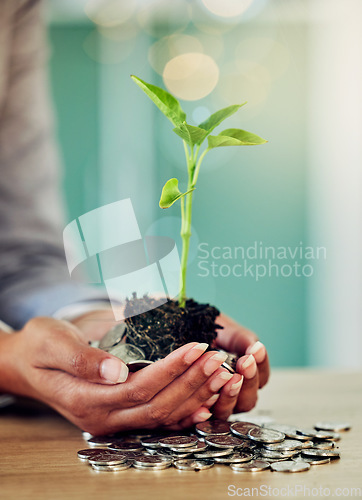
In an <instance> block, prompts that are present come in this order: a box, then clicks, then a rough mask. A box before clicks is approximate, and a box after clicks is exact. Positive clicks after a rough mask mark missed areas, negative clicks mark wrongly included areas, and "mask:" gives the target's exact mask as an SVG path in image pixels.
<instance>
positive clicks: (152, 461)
mask: <svg viewBox="0 0 362 500" xmlns="http://www.w3.org/2000/svg"><path fill="white" fill-rule="evenodd" d="M134 464H135V465H142V466H144V467H155V466H158V465H165V464H169V465H171V464H172V459H171V458H168V457H164V456H161V455H144V456H142V457H135V459H134Z"/></svg>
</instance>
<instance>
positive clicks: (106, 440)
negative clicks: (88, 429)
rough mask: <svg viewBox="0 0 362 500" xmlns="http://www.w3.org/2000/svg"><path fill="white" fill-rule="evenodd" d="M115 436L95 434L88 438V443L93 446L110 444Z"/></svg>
mask: <svg viewBox="0 0 362 500" xmlns="http://www.w3.org/2000/svg"><path fill="white" fill-rule="evenodd" d="M114 439H115V438H114V436H93V437H91V438H90V439H88V441H87V443H88V444H89V446H91V447H92V448H96V447H97V446H99V447H104V446H109V445H110V444H112V443H113V441H114Z"/></svg>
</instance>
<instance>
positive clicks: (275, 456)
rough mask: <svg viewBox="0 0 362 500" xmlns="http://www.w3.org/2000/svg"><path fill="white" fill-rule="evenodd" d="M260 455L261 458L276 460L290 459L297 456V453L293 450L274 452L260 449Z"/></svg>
mask: <svg viewBox="0 0 362 500" xmlns="http://www.w3.org/2000/svg"><path fill="white" fill-rule="evenodd" d="M259 453H260V455H261V456H262V457H263V458H271V459H278V458H292V457H295V456H296V455H298V453H299V451H298V450H297V451H295V450H288V451H274V450H266V449H262V450H260V451H259Z"/></svg>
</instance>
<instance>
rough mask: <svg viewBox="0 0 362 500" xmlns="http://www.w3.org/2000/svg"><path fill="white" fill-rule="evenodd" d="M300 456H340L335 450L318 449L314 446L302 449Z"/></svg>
mask: <svg viewBox="0 0 362 500" xmlns="http://www.w3.org/2000/svg"><path fill="white" fill-rule="evenodd" d="M302 456H303V457H329V458H340V453H339V451H337V450H318V449H315V448H309V449H307V450H302Z"/></svg>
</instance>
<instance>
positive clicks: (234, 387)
mask: <svg viewBox="0 0 362 500" xmlns="http://www.w3.org/2000/svg"><path fill="white" fill-rule="evenodd" d="M243 380H244V377H241V379H240V380H239V382H236V383H235V384H233V385H232V386H231V387H230V390H229V396H231V397H232V398H233V397H234V396H237V395H238V394H239V392H240V389H241V386H242V385H243Z"/></svg>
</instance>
